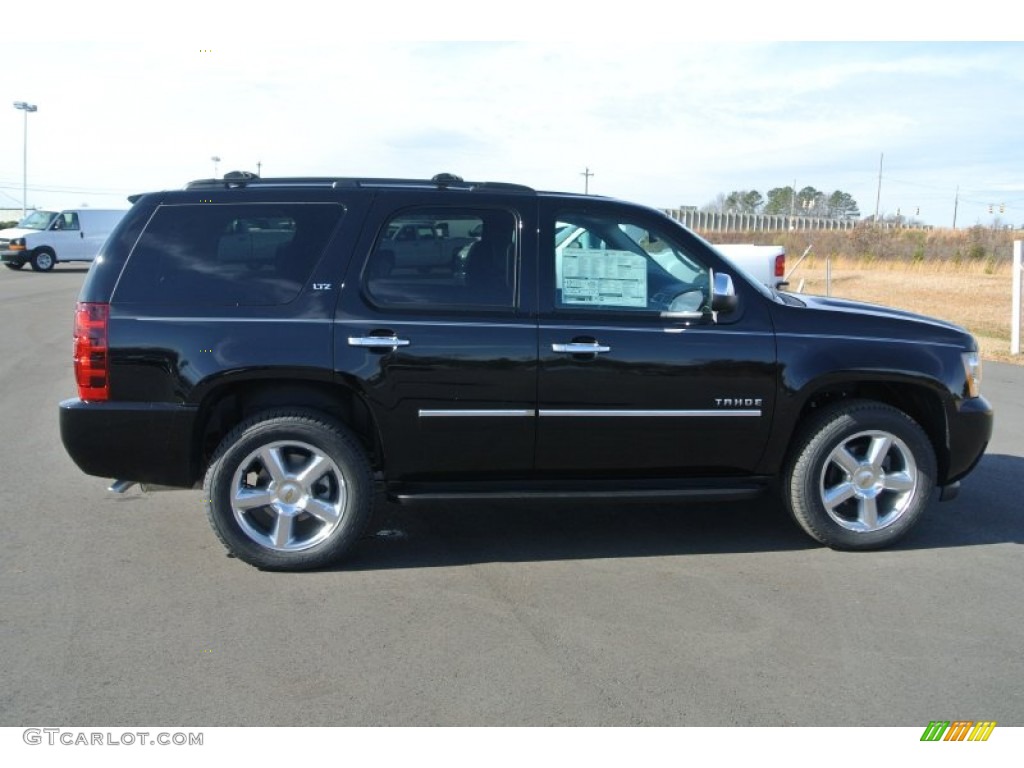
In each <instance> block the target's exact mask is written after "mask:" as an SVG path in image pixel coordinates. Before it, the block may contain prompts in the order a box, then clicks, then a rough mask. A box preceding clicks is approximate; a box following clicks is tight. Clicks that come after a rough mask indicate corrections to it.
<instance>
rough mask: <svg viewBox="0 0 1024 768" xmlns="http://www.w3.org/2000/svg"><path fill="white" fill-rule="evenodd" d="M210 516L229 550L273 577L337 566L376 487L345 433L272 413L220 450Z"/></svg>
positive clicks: (308, 418)
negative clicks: (276, 573)
mask: <svg viewBox="0 0 1024 768" xmlns="http://www.w3.org/2000/svg"><path fill="white" fill-rule="evenodd" d="M203 487H204V490H205V492H206V493H205V495H206V507H207V516H208V517H209V519H210V523H211V525H212V526H213V529H214V531H215V532H216V533H217V536H218V537H219V538H220V540H221V541H222V542H223V543H224V545H225V546H226V547H227V548H228V550H229V551H230V552H231V553H232V554H234V555H235V556H237V557H239V558H240V559H242V560H245V561H246V562H247V563H250V564H251V565H255V566H257V567H259V568H265V569H269V570H306V569H310V568H319V567H322V566H325V565H329V564H332V563H335V562H337V561H338V560H340V559H341V558H342V557H343V556H344V555H345V554H346V553H347V552H348V550H349V549H350V548H351V547H352V545H353V544H354V543H355V541H356V540H357V539H358V537H359V535H360V534H361V533H362V530H363V528H364V527H365V525H366V522H367V520H368V519H369V515H370V511H371V506H372V500H373V482H372V477H371V474H370V466H369V462H368V461H367V459H366V454H365V451H364V450H363V448H362V446H361V445H360V443H359V441H358V440H357V439H356V438H355V436H354V435H352V434H351V432H349V431H348V430H347V429H346V428H345V427H344V426H342V425H341V424H338V423H337V422H335V421H333V420H332V419H329V418H327V417H325V416H322V415H321V414H318V413H315V412H310V411H301V410H280V411H268V412H266V413H263V414H260V415H258V416H256V417H254V418H251V419H249V420H247V421H245V422H243V423H242V424H240V425H239V426H238V427H237V428H236V429H235V430H233V431H232V432H231V433H230V434H229V435H228V436H227V437H225V438H224V440H223V441H222V442H221V446H220V448H219V449H218V450H217V454H216V455H215V456H214V460H213V462H212V463H211V465H210V468H209V470H208V471H207V473H206V480H205V483H204V486H203Z"/></svg>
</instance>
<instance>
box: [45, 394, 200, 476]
mask: <svg viewBox="0 0 1024 768" xmlns="http://www.w3.org/2000/svg"><path fill="white" fill-rule="evenodd" d="M196 414H197V409H196V408H195V407H191V406H184V405H175V404H172V403H166V404H165V403H132V402H107V403H91V402H85V401H82V400H79V399H78V398H72V399H70V400H65V401H63V402H62V403H61V404H60V437H61V441H62V442H63V443H64V448H65V449H66V450H67V452H68V455H70V456H71V458H72V460H74V462H75V464H77V465H78V467H79V469H81V470H82V471H83V472H85V473H86V474H87V475H96V476H97V477H111V478H113V477H116V478H119V479H122V480H135V481H137V482H140V483H153V484H156V485H169V486H174V487H178V488H191V487H193V486H194V485H195V484H196V482H197V480H198V479H199V478H198V474H199V470H198V468H197V467H196V462H195V459H194V456H195V452H194V451H193V450H192V448H193V445H194V427H195V422H196Z"/></svg>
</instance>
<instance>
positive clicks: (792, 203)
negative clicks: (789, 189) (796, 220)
mask: <svg viewBox="0 0 1024 768" xmlns="http://www.w3.org/2000/svg"><path fill="white" fill-rule="evenodd" d="M795 215H796V179H793V194H792V195H790V196H789V220H790V224H792V223H793V217H794V216H795Z"/></svg>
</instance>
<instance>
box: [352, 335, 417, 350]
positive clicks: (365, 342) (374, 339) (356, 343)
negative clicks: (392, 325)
mask: <svg viewBox="0 0 1024 768" xmlns="http://www.w3.org/2000/svg"><path fill="white" fill-rule="evenodd" d="M348 345H349V346H350V347H390V348H391V349H397V348H398V347H408V346H409V340H408V339H400V338H398V337H397V336H394V335H392V336H349V337H348Z"/></svg>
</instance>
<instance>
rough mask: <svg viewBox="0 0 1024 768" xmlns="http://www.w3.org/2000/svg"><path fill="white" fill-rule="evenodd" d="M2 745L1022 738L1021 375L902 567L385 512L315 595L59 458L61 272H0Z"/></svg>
mask: <svg viewBox="0 0 1024 768" xmlns="http://www.w3.org/2000/svg"><path fill="white" fill-rule="evenodd" d="M0 272H3V274H0V316H2V319H3V328H4V331H5V332H4V334H3V335H2V338H0V386H2V390H3V392H4V397H3V401H2V403H0V425H2V450H3V456H4V472H3V478H4V482H3V483H2V484H0V511H2V512H0V514H3V516H4V523H5V525H4V530H5V536H4V544H3V549H2V555H0V574H2V584H3V589H2V591H0V660H2V669H3V679H4V685H3V686H0V725H4V726H33V725H40V724H43V725H56V724H60V725H67V726H71V725H81V726H86V725H97V724H103V725H112V726H130V725H135V724H152V723H165V724H178V725H183V726H188V725H192V726H203V725H205V726H216V725H224V726H240V725H549V724H550V725H740V726H751V725H831V726H837V725H862V726H881V725H902V726H919V727H922V728H923V727H924V726H925V725H927V724H928V722H929V721H930V720H936V719H943V720H954V719H970V720H980V719H986V720H996V721H998V722H999V724H1000V725H1016V726H1021V725H1024V686H1022V685H1021V684H1022V682H1024V654H1022V652H1021V649H1022V648H1024V611H1022V610H1021V588H1022V585H1024V557H1022V550H1021V549H1019V547H1020V546H1021V545H1022V543H1024V516H1022V513H1021V503H1020V493H1021V482H1020V478H1021V476H1022V473H1024V437H1022V435H1024V407H1022V404H1021V402H1020V393H1021V392H1024V367H1014V366H1009V365H998V364H993V363H989V364H987V365H986V369H985V381H984V385H983V391H984V392H985V394H986V395H987V396H988V397H989V399H990V400H991V401H992V402H993V404H994V405H995V408H996V414H997V416H996V419H997V420H996V434H995V437H994V440H993V442H992V444H991V445H990V446H989V451H988V454H987V455H986V456H985V458H984V459H983V460H982V463H981V464H980V465H979V467H978V469H977V470H976V471H975V472H974V474H973V475H971V476H970V477H969V478H968V479H967V480H966V481H965V482H964V485H963V489H962V492H961V494H960V497H959V498H958V499H957V500H955V501H952V502H948V503H944V504H939V503H938V502H933V504H932V506H931V507H930V509H929V511H928V515H927V518H926V519H925V520H924V521H923V522H922V523H921V524H920V525H919V526H918V527H917V528H916V529H915V530H914V532H913V533H912V534H911V535H910V536H909V537H908V538H907V539H905V540H904V541H903V542H902V544H901V546H900V547H898V548H896V549H890V550H887V551H883V552H875V553H840V552H833V551H831V550H827V549H823V548H820V547H817V546H815V545H813V543H812V542H811V541H810V540H809V539H807V538H806V537H805V536H804V534H803V533H801V532H800V531H799V530H798V529H797V528H796V526H795V525H793V524H792V523H791V522H790V521H789V520H788V519H787V517H786V516H785V514H784V513H783V511H782V509H781V508H780V506H779V505H778V504H777V503H775V502H774V501H770V500H765V501H762V502H759V503H755V504H744V505H737V504H729V505H699V506H692V507H669V506H665V505H656V504H646V505H620V504H601V505H595V506H585V505H578V504H573V505H565V504H563V505H543V506H530V507H523V506H517V505H510V504H503V505H499V504H489V505H480V504H463V505H458V506H445V505H434V506H427V507H416V508H411V509H409V508H400V507H396V506H392V505H388V504H385V503H383V502H382V503H381V504H380V505H378V511H377V514H376V517H375V520H374V524H373V525H372V526H371V528H370V530H369V532H368V535H367V536H366V538H365V539H364V540H363V541H362V542H361V544H360V545H359V547H358V548H357V551H356V554H355V557H354V558H353V559H352V560H351V561H350V562H348V563H347V564H346V565H345V566H344V567H342V568H339V569H337V570H331V571H323V572H317V573H307V574H276V573H263V572H260V571H258V570H256V569H254V568H251V567H249V566H247V565H245V564H244V563H242V562H240V561H238V560H234V559H231V558H229V557H227V555H226V554H225V552H224V550H223V548H222V547H221V545H220V543H219V542H218V541H217V539H216V537H215V536H214V534H213V532H212V531H211V530H210V528H209V526H208V524H207V521H206V519H205V516H204V514H203V511H202V508H201V503H200V493H199V491H181V492H173V493H157V494H150V495H143V494H142V493H140V492H139V491H138V489H137V488H135V489H132V490H131V491H129V492H128V493H127V494H126V495H124V496H115V495H113V494H110V493H108V492H107V491H106V485H107V483H105V482H104V481H103V480H102V479H99V478H92V477H88V476H86V475H83V474H82V473H81V472H80V471H79V470H78V469H77V468H76V467H75V466H74V465H73V464H72V462H71V460H70V459H69V458H68V457H67V455H66V454H65V452H64V450H63V447H62V446H61V443H60V438H59V434H58V428H57V403H58V402H59V401H60V400H61V399H64V398H66V397H70V396H72V395H73V394H74V391H75V390H74V382H73V378H72V371H71V321H72V308H73V303H74V299H75V295H76V293H77V291H78V287H79V286H80V285H81V282H82V279H83V278H84V275H85V270H84V269H83V268H80V267H78V266H75V267H71V266H67V265H61V266H58V267H57V269H56V270H55V271H54V272H52V273H49V274H36V273H32V272H30V271H27V270H22V271H21V272H8V270H0Z"/></svg>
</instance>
